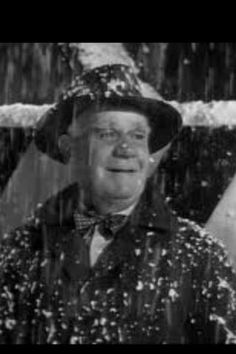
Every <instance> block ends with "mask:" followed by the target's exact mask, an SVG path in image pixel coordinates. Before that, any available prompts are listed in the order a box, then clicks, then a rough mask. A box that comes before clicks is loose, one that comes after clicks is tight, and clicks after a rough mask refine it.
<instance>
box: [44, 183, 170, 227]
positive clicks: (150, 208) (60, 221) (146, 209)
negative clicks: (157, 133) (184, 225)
mask: <svg viewBox="0 0 236 354" xmlns="http://www.w3.org/2000/svg"><path fill="white" fill-rule="evenodd" d="M79 193H80V190H79V187H78V184H77V183H75V184H71V185H69V186H68V187H67V188H66V189H64V190H62V191H60V192H59V193H58V194H57V195H55V196H53V197H51V198H50V199H49V200H48V201H46V203H45V204H44V205H43V207H42V209H41V212H40V218H41V220H43V222H44V223H45V224H46V225H48V226H55V227H60V228H64V227H66V228H69V229H74V228H75V223H74V218H73V213H74V210H75V208H76V207H77V202H78V198H79ZM130 222H131V224H132V225H134V226H138V227H141V228H143V229H145V230H148V229H149V230H153V231H155V230H158V231H161V232H164V233H166V232H167V233H168V232H169V231H171V229H172V227H173V215H172V213H171V212H170V211H169V209H168V207H167V205H166V203H165V202H164V200H163V197H162V195H161V193H160V192H159V190H158V189H157V188H153V184H152V181H151V180H149V181H148V182H147V185H146V188H145V190H144V192H143V194H142V196H141V198H140V200H139V202H138V204H137V205H136V207H135V208H134V210H133V212H132V213H131V215H130Z"/></svg>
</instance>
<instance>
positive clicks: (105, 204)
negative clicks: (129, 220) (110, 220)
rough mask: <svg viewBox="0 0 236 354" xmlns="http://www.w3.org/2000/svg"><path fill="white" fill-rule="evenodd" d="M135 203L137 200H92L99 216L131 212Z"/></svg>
mask: <svg viewBox="0 0 236 354" xmlns="http://www.w3.org/2000/svg"><path fill="white" fill-rule="evenodd" d="M137 202H138V201H137V200H133V199H113V200H104V199H102V200H100V199H99V198H94V200H93V205H94V206H95V209H96V211H97V212H98V213H99V214H101V215H106V214H116V213H120V212H122V211H126V210H128V211H129V209H130V210H132V209H133V208H134V207H135V205H136V204H137Z"/></svg>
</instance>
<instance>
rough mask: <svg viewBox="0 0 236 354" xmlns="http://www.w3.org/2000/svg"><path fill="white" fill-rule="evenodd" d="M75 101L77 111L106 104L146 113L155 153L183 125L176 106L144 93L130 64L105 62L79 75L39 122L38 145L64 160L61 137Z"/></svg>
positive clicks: (36, 141) (55, 157)
mask: <svg viewBox="0 0 236 354" xmlns="http://www.w3.org/2000/svg"><path fill="white" fill-rule="evenodd" d="M75 104H76V112H77V114H80V113H82V112H83V111H85V110H87V109H89V108H90V107H95V108H96V109H99V107H102V106H104V105H109V107H114V108H116V109H117V108H121V109H122V110H123V109H125V110H126V109H127V110H129V111H130V110H133V111H135V112H139V113H142V114H143V115H145V116H146V118H147V119H148V122H149V125H150V127H151V133H150V138H149V149H150V152H151V153H154V152H156V151H157V150H159V149H161V148H162V147H164V146H165V145H167V144H168V143H169V142H170V141H171V140H172V139H173V138H174V137H175V136H176V135H177V134H178V132H179V131H180V129H181V126H182V118H181V115H180V113H179V112H178V111H177V110H176V109H175V108H174V107H172V106H171V105H169V104H168V103H166V102H164V101H161V100H157V99H153V98H147V97H144V96H143V94H142V91H141V87H140V84H139V81H138V78H137V77H136V75H135V74H134V72H133V71H132V69H131V68H130V67H129V66H126V65H123V64H113V65H103V66H100V67H97V68H94V69H92V70H89V71H85V72H84V73H83V74H82V75H81V76H78V77H76V78H75V79H74V81H73V83H72V85H71V86H70V87H69V89H68V90H67V91H66V92H65V93H64V94H62V96H61V98H60V99H59V101H58V103H56V104H55V105H54V106H53V107H52V108H50V109H49V110H48V111H47V112H46V113H45V114H44V115H43V116H42V117H41V119H40V120H39V122H38V123H37V124H36V127H35V131H34V138H35V144H36V146H37V147H38V149H39V150H40V151H42V152H43V153H46V154H48V155H49V156H50V157H52V158H53V159H56V160H59V161H60V162H65V161H64V159H63V155H62V153H61V152H60V148H59V146H58V137H59V136H60V135H63V134H66V133H67V130H68V127H69V125H70V123H71V122H72V116H73V109H74V105H75Z"/></svg>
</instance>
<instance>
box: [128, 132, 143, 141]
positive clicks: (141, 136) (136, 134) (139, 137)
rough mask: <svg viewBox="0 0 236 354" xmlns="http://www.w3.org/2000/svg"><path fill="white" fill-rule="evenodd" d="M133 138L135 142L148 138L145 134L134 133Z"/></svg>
mask: <svg viewBox="0 0 236 354" xmlns="http://www.w3.org/2000/svg"><path fill="white" fill-rule="evenodd" d="M131 137H132V139H135V140H144V139H145V138H146V134H145V133H143V132H133V133H132V134H131Z"/></svg>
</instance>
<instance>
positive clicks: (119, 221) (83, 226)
mask: <svg viewBox="0 0 236 354" xmlns="http://www.w3.org/2000/svg"><path fill="white" fill-rule="evenodd" d="M74 219H75V225H76V229H77V230H79V231H80V233H81V234H82V235H83V236H84V235H85V234H86V233H87V232H88V231H89V230H91V229H93V228H94V227H95V226H96V225H98V231H99V233H100V234H101V235H102V236H103V237H104V238H106V239H111V238H112V237H113V236H114V234H115V233H116V231H118V229H119V228H120V227H122V226H123V225H124V223H125V221H126V219H127V216H126V215H122V214H113V215H106V216H98V215H96V214H95V213H93V212H89V213H88V214H87V215H85V214H80V213H79V212H78V211H77V212H75V214H74Z"/></svg>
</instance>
